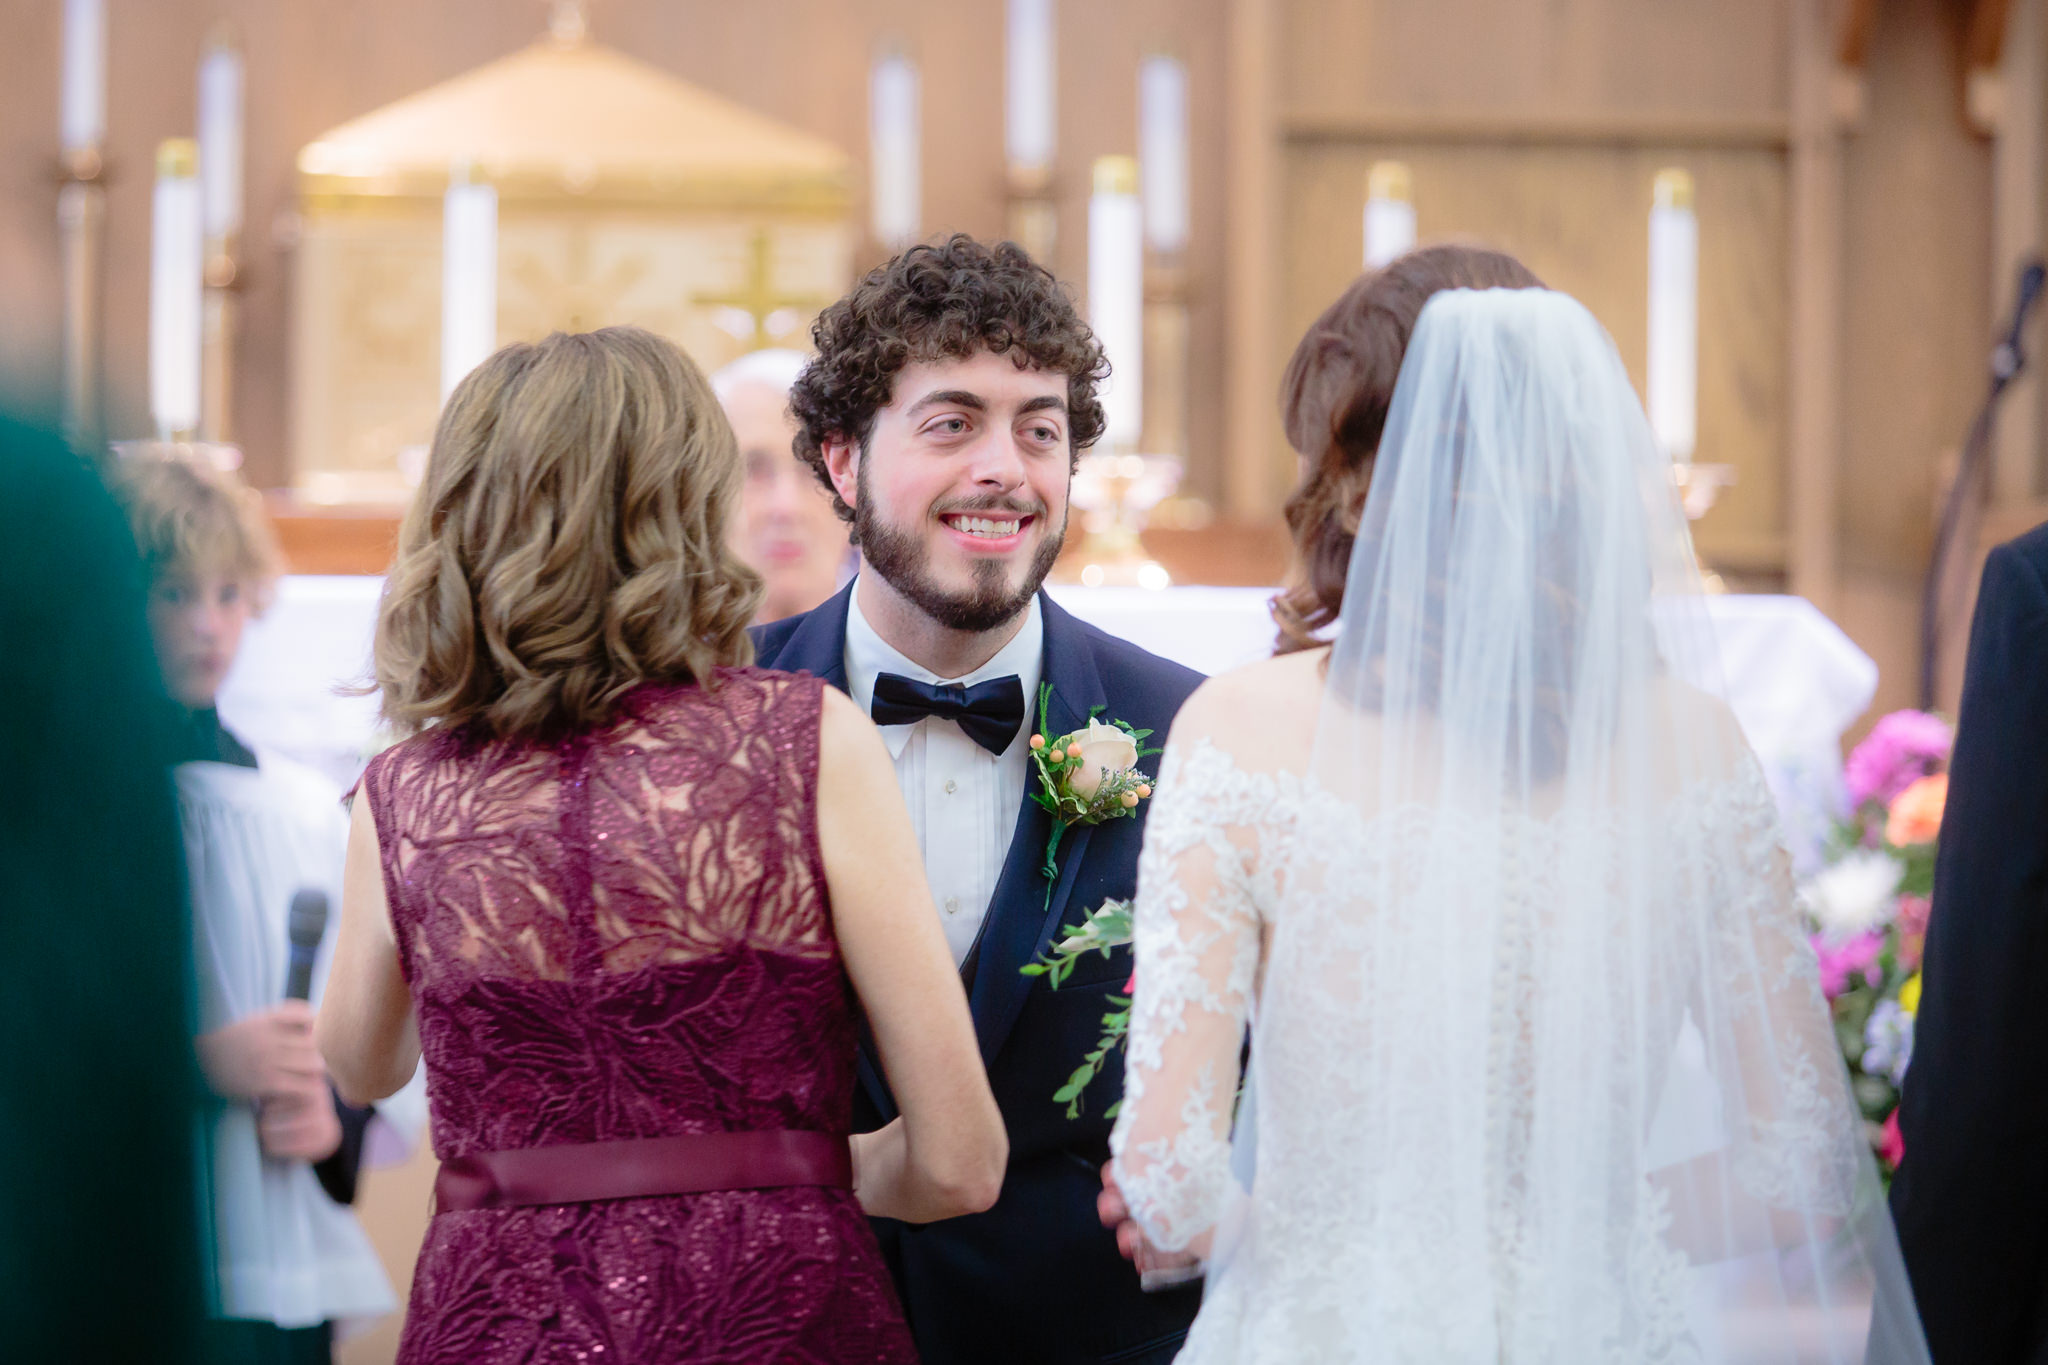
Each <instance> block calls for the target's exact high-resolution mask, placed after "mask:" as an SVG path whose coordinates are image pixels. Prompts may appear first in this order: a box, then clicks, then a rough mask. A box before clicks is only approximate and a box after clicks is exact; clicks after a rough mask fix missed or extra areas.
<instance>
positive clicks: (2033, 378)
mask: <svg viewBox="0 0 2048 1365" xmlns="http://www.w3.org/2000/svg"><path fill="white" fill-rule="evenodd" d="M2041 3H2042V0H2013V4H2012V7H2011V9H2010V11H2009V13H2008V15H2007V18H2006V30H2005V33H2004V38H2005V43H2004V53H2003V56H2002V58H2001V59H2000V62H1999V86H2000V101H1999V103H2000V109H1999V120H1998V127H1997V130H1996V132H1995V134H1994V139H1993V143H1992V154H1991V237H1992V240H1991V294H1990V300H1989V301H1990V304H1991V311H1990V314H1989V315H1988V316H1987V317H1986V319H1985V331H1986V335H1991V334H1992V329H1994V328H1998V327H2002V326H2004V325H2005V322H2006V318H2005V316H2004V314H2005V310H2007V309H2009V308H2011V307H2012V289H2013V281H2014V280H2015V279H2017V278H2018V276H2019V272H2020V270H2021V268H2022V267H2023V266H2024V264H2025V262H2026V261H2027V260H2028V259H2029V258H2037V257H2039V256H2040V255H2041V249H2042V231H2041V230H2042V224H2043V217H2042V195H2043V193H2044V190H2048V176H2044V175H2043V174H2042V157H2043V155H2044V138H2043V131H2044V130H2043V127H2042V120H2043V118H2044V117H2048V109H2044V100H2043V98H2042V81H2043V66H2044V64H2048V25H2044V23H2043V22H2042V13H2041ZM2043 335H2044V332H2043V330H2042V328H2041V327H2040V325H2039V323H2038V322H2036V324H2035V327H2034V328H2033V330H2032V331H2031V333H2030V335H2029V337H2028V340H2029V341H2030V342H2033V343H2034V349H2035V351H2036V356H2035V366H2036V367H2037V366H2038V364H2039V363H2040V360H2041V356H2040V354H2039V352H2040V345H2039V340H2038V339H2039V338H2040V337H2042V336H2043ZM2042 387H2043V386H2042V384H2041V382H2040V379H2039V377H2038V369H2037V368H2030V369H2029V371H2028V372H2027V373H2026V374H2024V375H2022V376H2021V377H2020V378H2019V379H2018V380H2016V381H2014V383H2013V385H2012V387H2011V388H2009V389H2008V390H2006V395H2005V399H2004V402H2003V405H2002V406H2001V407H2000V409H1999V414H1998V430H1997V433H1996V437H1995V439H1994V442H1993V445H1992V466H1991V480H1990V491H1991V496H1992V499H1993V501H1994V502H1996V503H1999V504H2002V505H2013V504H2021V503H2025V502H2027V501H2028V500H2029V499H2031V498H2032V497H2033V496H2034V494H2035V492H2036V491H2037V490H2038V488H2039V479H2040V471H2041V430H2042V427H2041V417H2042V413H2041V404H2042Z"/></svg>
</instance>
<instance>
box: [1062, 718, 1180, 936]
mask: <svg viewBox="0 0 2048 1365" xmlns="http://www.w3.org/2000/svg"><path fill="white" fill-rule="evenodd" d="M1051 706H1052V684H1051V683H1043V684H1041V685H1040V686H1039V689H1038V729H1037V731H1036V733H1034V734H1033V735H1032V736H1031V762H1032V765H1033V766H1034V767H1036V768H1037V769H1038V789H1037V790H1036V791H1034V792H1032V793H1031V799H1032V800H1033V801H1036V802H1037V803H1038V804H1039V805H1041V806H1043V807H1045V809H1046V811H1047V813H1048V814H1050V815H1051V816H1052V834H1051V836H1050V837H1049V838H1048V839H1047V840H1046V841H1045V863H1044V865H1043V866H1041V867H1040V868H1039V871H1040V872H1042V873H1044V874H1045V879H1046V881H1047V882H1049V883H1050V882H1053V881H1056V880H1058V878H1059V874H1060V869H1059V851H1060V839H1061V838H1062V836H1064V835H1065V834H1066V832H1067V831H1068V830H1069V829H1071V828H1072V827H1074V826H1075V825H1099V824H1101V823H1102V822H1103V821H1105V820H1119V819H1122V818H1123V817H1124V816H1127V815H1136V814H1137V813H1138V803H1139V802H1140V801H1143V800H1145V798H1147V797H1149V796H1150V795H1152V779H1151V778H1149V777H1147V776H1145V774H1144V773H1142V772H1140V771H1139V770H1138V760H1139V759H1141V758H1149V757H1150V756H1151V755H1153V754H1156V753H1158V752H1159V750H1157V749H1148V748H1144V747H1141V746H1143V744H1144V743H1145V741H1146V740H1147V739H1150V738H1151V737H1152V732H1151V731H1150V730H1134V729H1132V728H1131V727H1130V726H1129V725H1127V724H1125V723H1124V722H1123V721H1120V720H1111V721H1104V720H1102V719H1101V716H1100V713H1101V711H1102V708H1101V707H1099V706H1098V707H1096V708H1095V709H1094V710H1093V711H1091V712H1090V713H1089V715H1088V724H1087V726H1086V727H1085V728H1083V729H1079V730H1075V731H1072V732H1070V733H1068V734H1064V735H1060V736H1059V737H1057V738H1052V737H1049V736H1048V735H1047V734H1046V731H1047V730H1048V729H1050V728H1051V727H1050V726H1049V725H1048V723H1047V722H1048V721H1049V720H1050V718H1051ZM1051 901H1052V888H1051V887H1050V886H1047V888H1046V903H1047V904H1051Z"/></svg>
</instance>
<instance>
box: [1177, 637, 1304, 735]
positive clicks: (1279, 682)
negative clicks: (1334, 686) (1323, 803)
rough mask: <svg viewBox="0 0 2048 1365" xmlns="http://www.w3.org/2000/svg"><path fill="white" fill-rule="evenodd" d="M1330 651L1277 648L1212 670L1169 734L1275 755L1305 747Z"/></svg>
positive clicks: (1184, 706) (1181, 712) (1185, 706)
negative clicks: (1275, 651)
mask: <svg viewBox="0 0 2048 1365" xmlns="http://www.w3.org/2000/svg"><path fill="white" fill-rule="evenodd" d="M1329 653H1330V652H1329V651H1328V650H1327V649H1315V650H1304V651H1301V652H1299V653H1294V654H1279V655H1275V656H1274V657H1272V658H1270V659H1260V660H1259V661H1258V662H1256V663H1249V664H1246V665H1244V666H1243V667H1241V668H1233V669H1231V670H1230V671H1229V672H1228V673H1219V674H1217V675H1216V676H1215V677H1213V678H1210V679H1209V680H1208V681H1207V682H1204V683H1203V684H1202V685H1201V686H1200V687H1198V688H1196V689H1195V690H1194V693H1193V694H1192V695H1191V696H1189V697H1188V699H1187V702H1186V703H1185V704H1184V705H1183V706H1182V707H1181V709H1180V714H1179V715H1178V716H1176V717H1175V718H1174V722H1173V736H1174V738H1175V739H1176V740H1177V741H1180V742H1181V743H1184V744H1185V743H1191V742H1193V741H1194V740H1197V739H1204V738H1206V739H1209V740H1212V741H1213V742H1215V743H1216V744H1217V745H1218V747H1220V748H1223V749H1225V750H1227V751H1229V752H1231V753H1234V754H1239V755H1244V754H1252V753H1256V754H1261V755H1271V756H1275V757H1278V756H1280V755H1284V754H1291V753H1292V752H1293V751H1294V750H1296V749H1305V747H1306V746H1307V744H1308V742H1309V740H1310V739H1312V738H1313V737H1314V733H1315V724H1316V716H1317V712H1318V710H1319V707H1320V703H1321V701H1322V694H1323V665H1324V662H1325V661H1326V660H1327V659H1328V658H1329ZM1283 762H1284V760H1283Z"/></svg>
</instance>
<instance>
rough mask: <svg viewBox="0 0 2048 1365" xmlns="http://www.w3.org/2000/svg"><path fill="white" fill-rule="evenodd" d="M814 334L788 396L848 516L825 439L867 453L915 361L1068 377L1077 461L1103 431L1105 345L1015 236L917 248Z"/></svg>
mask: <svg viewBox="0 0 2048 1365" xmlns="http://www.w3.org/2000/svg"><path fill="white" fill-rule="evenodd" d="M811 339H812V341H813V342H814V343H815V344H816V345H817V348H818V353H817V355H816V356H814V357H813V358H812V359H811V362H810V364H809V365H807V366H805V367H804V371H803V374H802V375H800V376H799V377H798V378H797V381H796V385H795V387H793V388H792V389H791V390H790V391H789V406H790V410H791V411H792V412H793V413H795V415H796V423H797V435H796V442H795V447H796V456H797V458H798V459H800V460H802V461H803V462H804V463H805V464H807V465H809V466H810V467H811V469H812V471H813V472H814V473H816V474H817V476H818V481H819V482H820V483H822V484H824V485H825V488H826V490H827V491H828V492H830V493H831V494H832V505H833V507H834V508H835V509H836V510H837V511H838V513H839V516H840V518H841V520H844V521H847V522H851V521H852V520H853V509H852V508H851V507H849V506H847V505H846V500H845V499H844V498H842V497H840V496H839V491H838V490H837V489H835V488H833V487H832V480H831V479H830V477H829V476H828V475H827V474H826V471H825V442H826V441H827V440H830V439H831V438H833V437H835V436H837V437H840V438H842V439H844V438H851V439H852V440H853V441H855V442H856V443H857V444H859V445H860V446H861V448H862V449H863V450H865V449H866V447H867V443H868V439H869V438H870V437H871V436H872V435H873V434H874V429H875V414H876V413H877V412H879V411H880V410H881V409H882V408H884V407H886V406H888V403H889V399H890V395H891V393H892V392H893V390H894V389H895V386H896V375H897V373H898V372H899V371H901V370H902V369H903V367H904V366H906V365H909V364H912V363H914V362H917V361H927V360H939V359H944V358H948V357H952V358H957V359H962V360H965V359H967V358H969V357H971V356H975V355H978V354H980V353H981V352H983V351H987V352H990V353H991V354H995V355H1008V356H1010V357H1011V358H1012V359H1013V360H1015V361H1016V364H1017V368H1018V369H1020V370H1023V369H1034V370H1043V371H1046V372H1047V373H1051V374H1064V375H1065V376H1066V377H1067V430H1068V433H1069V436H1068V449H1069V451H1070V452H1071V456H1072V458H1074V459H1076V460H1078V459H1079V458H1080V455H1081V452H1082V451H1084V450H1086V449H1087V448H1088V447H1089V446H1091V445H1093V444H1095V442H1096V440H1097V438H1099V437H1100V436H1101V435H1102V422H1103V418H1102V403H1101V402H1100V400H1098V399H1097V398H1096V396H1095V388H1096V386H1097V385H1098V384H1100V383H1101V382H1102V381H1103V380H1104V379H1106V378H1107V377H1108V376H1109V361H1108V360H1107V359H1106V358H1104V356H1103V353H1102V344H1101V343H1100V342H1098V341H1097V340H1096V339H1095V334H1094V333H1093V332H1091V331H1090V330H1089V329H1088V324H1087V323H1085V322H1083V321H1082V320H1081V315H1080V313H1079V312H1078V311H1076V309H1075V307H1074V300H1073V298H1072V297H1071V296H1070V295H1069V293H1068V291H1067V290H1066V288H1065V287H1064V286H1062V285H1061V284H1060V282H1059V281H1058V280H1056V279H1054V278H1053V276H1052V272H1051V271H1049V270H1047V269H1046V268H1045V267H1044V266H1042V265H1040V264H1038V262H1036V261H1034V260H1032V259H1031V257H1030V256H1029V255H1027V254H1026V253H1025V251H1024V249H1023V248H1022V247H1020V246H1018V245H1017V244H1016V243H1014V242H997V243H996V244H995V245H994V246H989V245H986V244H984V243H982V242H978V241H976V240H975V239H974V238H972V237H970V236H968V235H967V234H966V233H964V232H956V233H954V234H953V235H952V236H951V237H948V238H946V239H945V240H944V241H943V242H938V243H928V244H922V245H919V246H914V247H911V248H910V249H909V250H907V251H905V252H903V253H902V254H900V255H898V256H896V257H894V258H892V259H891V260H889V261H887V262H886V263H884V264H882V265H879V266H877V267H875V268H874V269H873V270H871V271H869V272H868V274H867V277H866V278H865V279H863V280H862V281H861V282H860V283H859V284H857V285H855V286H854V287H853V292H852V293H850V294H848V295H847V296H846V297H845V298H843V299H841V300H839V302H837V303H835V304H833V305H832V306H831V307H830V308H827V309H826V310H825V311H824V312H823V313H821V314H819V315H818V320H817V322H816V323H815V324H814V325H813V326H812V327H811Z"/></svg>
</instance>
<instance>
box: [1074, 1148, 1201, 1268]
mask: <svg viewBox="0 0 2048 1365" xmlns="http://www.w3.org/2000/svg"><path fill="white" fill-rule="evenodd" d="M1113 1165H1115V1163H1114V1162H1110V1161H1105V1162H1103V1163H1102V1193H1101V1194H1098V1195H1096V1196H1095V1216H1096V1217H1098V1218H1100V1219H1101V1220H1102V1226H1104V1227H1106V1228H1111V1229H1114V1230H1115V1232H1116V1249H1117V1251H1118V1252H1119V1253H1121V1254H1122V1256H1123V1258H1124V1259H1125V1260H1127V1261H1129V1262H1131V1264H1133V1265H1135V1266H1136V1267H1137V1268H1138V1274H1139V1275H1140V1276H1148V1275H1158V1276H1161V1277H1162V1278H1164V1279H1165V1280H1166V1282H1167V1283H1169V1284H1177V1283H1180V1282H1181V1281H1183V1280H1186V1279H1193V1278H1195V1276H1194V1274H1192V1273H1190V1272H1194V1271H1196V1270H1197V1268H1198V1267H1199V1266H1200V1265H1201V1264H1202V1258H1201V1257H1200V1256H1197V1255H1195V1254H1194V1253H1193V1252H1188V1251H1161V1250H1159V1249H1158V1248H1157V1247H1155V1246H1153V1245H1152V1244H1151V1243H1150V1242H1148V1241H1146V1240H1145V1233H1144V1230H1143V1229H1141V1228H1140V1227H1139V1226H1138V1224H1137V1220H1135V1219H1133V1218H1132V1217H1131V1209H1130V1205H1128V1204H1126V1203H1125V1202H1124V1194H1123V1191H1122V1190H1120V1189H1118V1188H1117V1185H1116V1176H1115V1175H1114V1174H1113V1173H1112V1172H1111V1170H1110V1168H1111V1167H1112V1166H1113Z"/></svg>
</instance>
